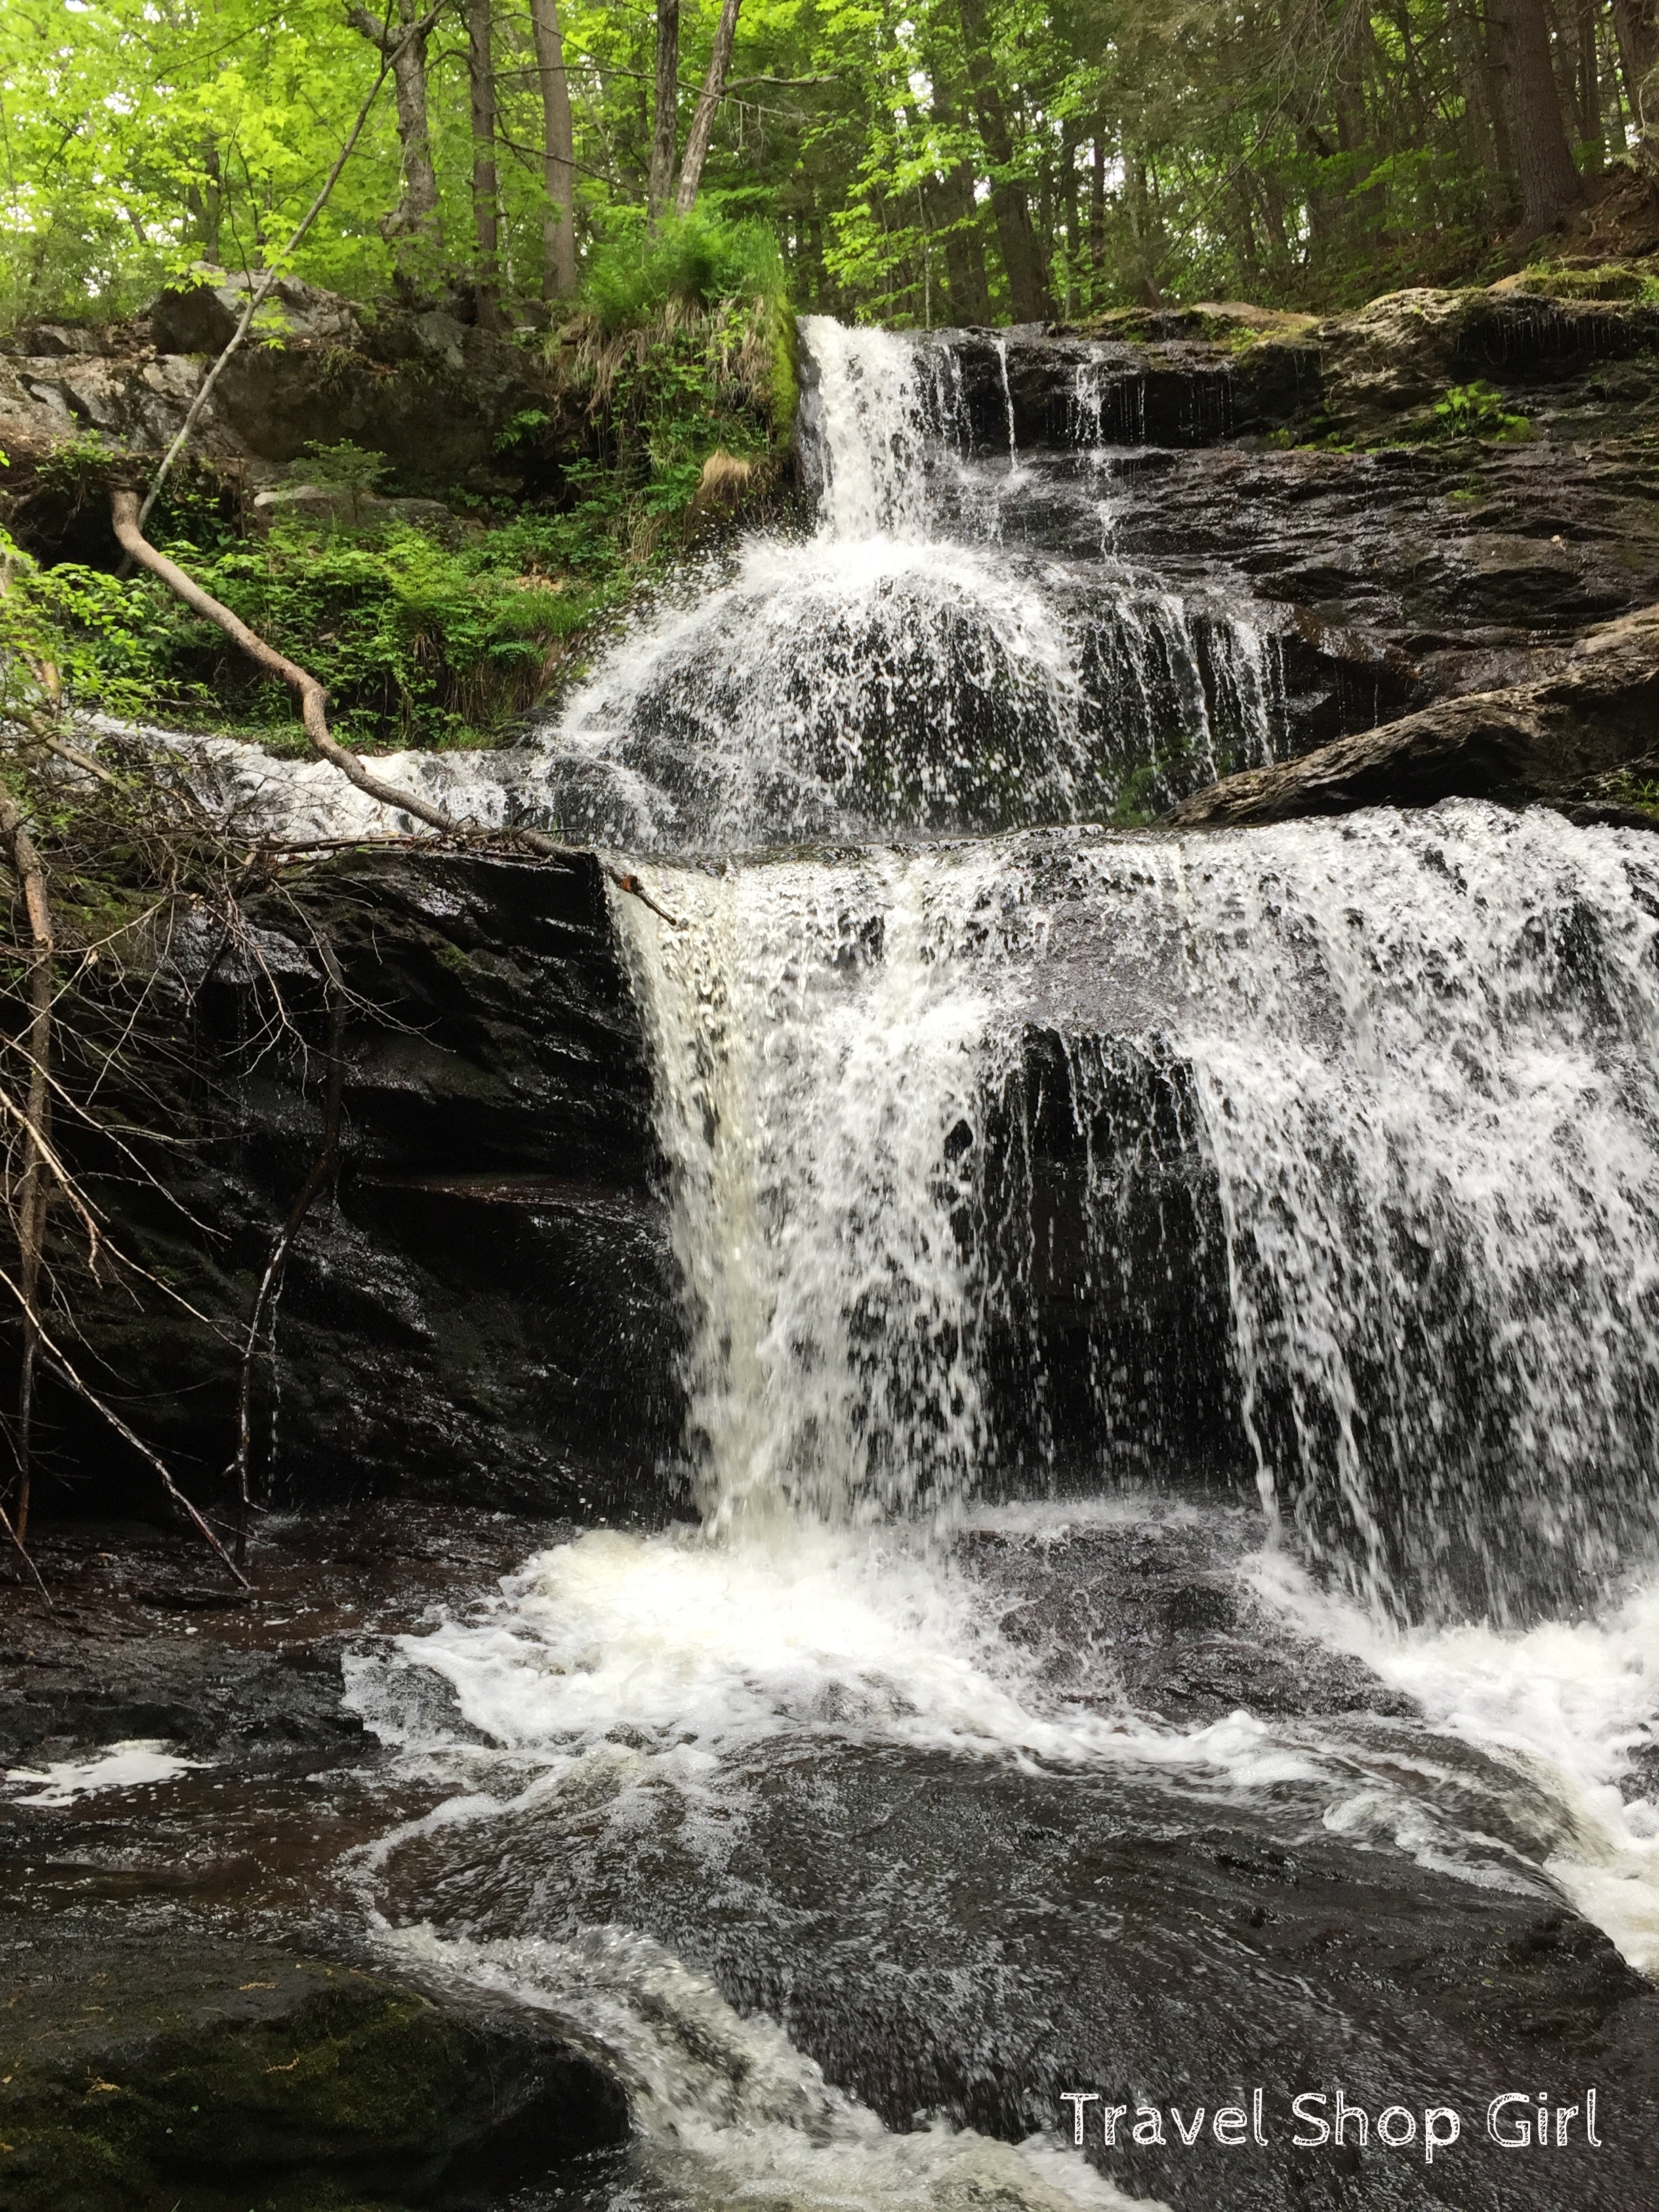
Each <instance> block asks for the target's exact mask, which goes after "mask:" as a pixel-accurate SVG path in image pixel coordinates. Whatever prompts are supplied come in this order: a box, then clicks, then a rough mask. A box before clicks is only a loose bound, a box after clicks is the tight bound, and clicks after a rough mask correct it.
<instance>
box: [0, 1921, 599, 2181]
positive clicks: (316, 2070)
mask: <svg viewBox="0 0 1659 2212" xmlns="http://www.w3.org/2000/svg"><path fill="white" fill-rule="evenodd" d="M5 1934H6V1941H7V1950H8V1960H7V1966H8V1972H7V2005H6V2010H5V2012H4V2015H3V2027H0V2039H3V2041H0V2055H3V2060H4V2079H3V2081H0V2198H3V2202H4V2203H5V2204H6V2206H7V2208H8V2212H152V2208H154V2212H169V2208H171V2207H172V2206H173V2205H176V2204H177V2203H179V2201H180V2199H181V2198H187V2201H188V2202H189V2203H190V2205H191V2208H192V2212H246V2206H247V2204H248V2203H249V2200H250V2197H252V2196H255V2195H257V2197H258V2202H259V2203H260V2204H261V2205H262V2206H264V2207H270V2208H278V2212H301V2208H307V2212H308V2208H312V2207H315V2206H318V2205H320V2204H330V2205H334V2204H342V2205H343V2204H364V2205H366V2204H371V2203H372V2204H376V2205H416V2204H420V2205H435V2206H441V2207H445V2208H451V2207H453V2208H456V2212H459V2208H462V2207H465V2206H467V2205H471V2204H479V2203H489V2202H491V2201H492V2200H495V2199H496V2192H498V2191H502V2190H504V2189H506V2188H507V2187H508V2186H510V2185H512V2184H513V2183H514V2182H516V2181H519V2180H521V2179H526V2178H530V2177H532V2176H533V2177H542V2176H544V2175H545V2174H546V2173H547V2172H548V2169H549V2168H550V2166H556V2164H557V2163H558V2162H559V2161H560V2160H564V2159H568V2158H572V2157H575V2156H579V2155H580V2154H583V2153H586V2152H590V2151H592V2150H596V2149H599V2148H603V2147H605V2146H608V2145H611V2144H614V2143H617V2142H620V2141H621V2140H623V2137H624V2136H625V2135H626V2133H627V2127H628V2113H627V2105H626V2100H625V2099H624V2097H623V2092H622V2090H621V2089H620V2087H618V2086H617V2083H616V2082H615V2081H613V2080H612V2079H611V2077H610V2076H609V2075H605V2074H604V2073H602V2072H601V2071H600V2070H599V2068H598V2067H597V2066H595V2065H594V2064H593V2063H592V2061H591V2060H589V2059H587V2058H586V2057H582V2056H580V2055H579V2054H578V2053H576V2052H574V2051H571V2050H569V2049H568V2047H566V2046H565V2045H562V2044H560V2043H559V2042H557V2041H556V2039H554V2038H553V2037H551V2036H550V2035H549V2034H547V2033H545V2032H544V2030H543V2029H542V2028H541V2027H539V2026H538V2022H537V2021H536V2019H535V2017H534V2015H529V2014H526V2013H523V2012H521V2011H520V2012H507V2011H506V2010H501V2011H491V2010H489V2008H483V2007H477V2006H474V2007H471V2008H468V2009H466V2010H465V2011H462V2010H461V2009H459V2008H457V2007H455V2006H454V2005H453V2003H446V2002H435V2000H434V1999H433V1998H432V1997H431V1996H428V1995H427V1994H426V1993H425V1992H424V1991H422V1990H419V1989H417V1988H416V1987H414V1986H412V1985H410V1984H408V1983H407V1982H403V1981H399V1980H397V1979H394V1978H391V1977H389V1976H387V1975H385V1974H383V1973H377V1972H371V1971H368V1970H366V1969H365V1968H363V1967H362V1966H351V1965H346V1964H343V1963H341V1962H338V1961H331V1960H325V1959H319V1958H316V1957H314V1956H307V1955H306V1954H303V1953H301V1952H295V1951H293V1950H289V1949H279V1948H275V1947H273V1946H270V1945H268V1944H260V1943H256V1942H248V1941H246V1940H243V1939H238V1938H236V1937H234V1936H224V1935H222V1934H220V1933H218V1932H216V1930H214V1929H210V1927H208V1926H205V1925H204V1924H202V1923H197V1922H194V1921H192V1920H189V1919H184V1920H181V1919H180V1918H179V1917H177V1916H175V1917H173V1918H172V1919H171V1920H169V1921H166V1922H164V1923H161V1924H159V1925H149V1926H141V1927H137V1928H135V1929H132V1930H131V1932H127V1931H123V1930H121V1929H118V1928H112V1927H110V1926H107V1925H106V1926H104V1927H102V1928H100V1930H99V1931H98V1935H97V1938H96V1940H95V1941H94V1942H88V1941H87V1940H86V1931H84V1930H83V1929H81V1928H80V1927H78V1926H77V1925H76V1923H75V1922H74V1921H73V1920H72V1919H63V1920H58V1921H52V1920H39V1919H37V1920H34V1921H33V1922H31V1923H29V1924H28V1926H27V1928H26V1929H20V1928H16V1927H8V1928H7V1929H6V1931H5Z"/></svg>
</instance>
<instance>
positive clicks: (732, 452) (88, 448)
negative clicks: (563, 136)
mask: <svg viewBox="0 0 1659 2212" xmlns="http://www.w3.org/2000/svg"><path fill="white" fill-rule="evenodd" d="M545 371H546V375H547V379H548V387H549V398H548V405H547V407H546V408H545V409H543V408H540V407H535V408H532V409H529V410H526V411H525V412H524V413H522V414H521V415H520V416H518V417H516V418H515V419H514V420H513V422H510V423H509V424H508V425H507V428H506V429H505V430H504V431H503V432H502V434H501V436H500V438H499V439H498V441H497V448H496V458H497V460H498V462H499V465H500V467H501V471H503V472H505V471H514V470H515V469H517V470H528V471H530V473H531V474H532V481H533V480H534V471H535V469H539V471H540V473H541V480H542V481H544V482H545V481H546V478H547V474H548V471H549V469H550V468H551V470H552V472H553V474H554V477H555V478H556V485H557V489H556V491H555V492H554V493H553V494H551V495H548V496H546V497H544V498H542V499H540V500H538V501H537V502H536V503H535V504H534V505H533V506H518V507H515V506H514V504H513V501H512V499H511V497H510V495H504V496H499V497H496V498H494V499H492V500H490V501H484V502H482V503H481V502H480V501H478V500H477V498H476V497H472V498H469V497H468V496H467V495H465V493H464V492H460V491H457V492H456V493H455V494H453V495H452V496H451V499H450V500H449V501H448V502H447V503H448V504H449V505H450V506H451V507H452V508H453V509H454V510H455V511H456V519H455V520H453V522H452V523H451V524H449V525H447V526H442V527H441V528H437V529H433V528H430V527H427V526H420V527H416V526H411V525H410V524H409V523H408V522H406V521H402V520H398V517H397V516H396V513H395V512H393V511H389V510H388V509H387V508H386V506H385V504H384V497H385V495H387V494H391V495H395V494H396V492H397V490H398V487H397V485H396V483H392V482H386V481H385V480H384V479H385V478H386V474H387V469H388V464H387V462H386V459H385V457H384V456H383V455H380V454H378V453H374V452H372V451H368V450H364V449H362V448H359V447H355V446H352V445H349V444H335V445H330V446H313V447H309V448H307V453H306V454H305V456H304V457H303V458H302V459H301V460H300V461H298V462H296V463H295V464H294V465H293V466H292V467H291V468H290V470H289V480H290V482H291V483H301V482H303V483H309V484H311V485H313V486H315V487H318V488H319V489H325V490H328V491H332V492H337V493H343V494H345V495H347V496H345V497H344V498H342V499H338V500H337V501H336V502H335V507H336V512H335V515H334V517H333V519H324V520H316V519H314V518H313V519H310V520H307V518H305V517H304V516H302V515H300V514H298V513H289V514H288V515H287V516H285V518H284V519H283V520H280V521H277V522H276V523H275V524H274V526H272V527H270V530H269V531H268V532H264V533H261V532H257V531H255V530H254V529H253V528H252V526H251V523H252V517H251V515H250V513H249V510H248V503H247V501H246V498H245V497H243V496H241V495H239V494H238V492H237V490H236V489H235V487H234V484H233V483H232V482H231V481H230V480H229V479H228V477H226V476H225V475H224V474H222V473H220V472H216V471H214V470H213V469H212V468H211V467H210V466H206V465H197V466H196V467H194V468H191V469H187V470H185V471H182V472H181V473H180V475H179V477H178V478H176V479H175V480H174V482H173V483H172V485H171V486H170V487H169V490H168V493H167V496H166V497H165V499H164V500H163V501H162V502H161V504H160V506H159V507H158V508H157V511H156V513H155V515H154V516H153V518H152V520H151V524H150V530H149V534H150V537H151V538H152V539H153V541H154V542H155V544H157V545H159V546H160V547H161V550H163V551H165V552H167V553H169V554H171V555H172V556H173V557H174V558H175V559H177V560H178V561H179V562H180V564H181V565H182V566H183V567H185V568H186V569H187V570H188V571H189V572H190V574H192V575H193V576H194V577H196V579H197V580H198V581H199V582H200V583H201V584H202V586H204V588H205V589H206V590H207V591H208V592H211V593H212V594H213V595H214V597H216V599H221V600H222V601H223V602H224V603H225V604H226V605H228V606H229V607H231V608H232V609H233V610H234V612H235V613H237V614H238V615H240V617H241V618H242V619H243V620H244V621H245V622H246V623H248V624H249V626H250V627H251V628H252V629H255V630H256V631H258V633H259V634H260V635H262V636H264V638H265V639H266V640H267V641H269V642H270V644H271V645H273V646H275V647H276V648H277V649H278V650H279V651H280V652H283V653H287V654H288V655H289V657H290V658H291V659H295V660H297V661H299V662H300V663H301V665H304V666H305V667H307V668H308V669H309V670H311V671H313V673H314V674H315V675H316V676H317V677H319V678H320V679H321V681H322V682H323V683H324V684H326V685H327V687H328V690H329V692H330V695H331V720H332V724H333V726H334V729H335V732H336V734H337V736H338V737H339V738H340V739H341V741H342V742H343V743H345V744H351V745H354V746H358V747H374V748H385V747H388V746H399V747H401V746H420V747H452V746H465V745H477V744H489V743H491V742H494V741H495V740H497V739H499V738H501V736H502V735H503V734H504V733H505V732H507V730H509V729H510V728H511V726H513V723H514V722H515V721H516V720H518V719H519V718H520V717H521V716H522V715H523V714H525V713H526V711H527V710H528V709H530V708H532V707H533V706H534V705H535V704H536V702H538V700H539V699H541V698H542V697H543V696H544V695H545V694H546V693H547V691H548V690H549V688H550V686H551V685H552V684H555V683H556V682H557V681H559V680H560V679H561V678H562V677H564V676H566V675H568V674H569V673H571V672H573V671H576V670H578V669H579V668H580V665H582V661H583V658H584V653H585V649H586V645H587V642H588V641H589V639H590V638H591V636H592V634H593V631H594V627H595V625H596V623H598V622H599V620H600V619H601V618H602V617H605V616H606V615H608V614H609V613H611V611H614V610H616V609H617V607H618V606H619V605H621V604H622V603H623V602H624V601H625V600H626V599H627V598H628V597H629V594H630V593H631V592H635V590H636V589H637V588H638V587H639V586H641V584H642V583H644V582H646V581H647V580H649V579H650V578H651V577H652V576H653V574H657V573H659V572H660V571H661V570H662V569H663V568H665V567H666V566H667V565H668V564H669V563H670V562H671V561H672V560H673V559H674V558H675V557H676V556H678V554H679V553H681V552H682V551H683V550H684V549H685V548H686V546H687V545H688V544H689V543H690V542H691V541H692V540H693V539H695V538H696V537H698V536H699V535H701V533H702V532H703V530H704V529H705V528H706V527H708V526H710V525H711V524H713V523H715V522H719V521H722V520H727V519H729V517H730V516H731V515H732V513H733V512H734V511H735V509H736V507H738V505H742V506H744V507H745V510H746V511H749V512H752V511H753V509H754V507H756V505H757V503H758V502H760V501H763V500H765V499H766V498H768V497H769V496H770V495H772V494H773V493H774V492H775V489H776V487H777V485H778V483H779V480H780V477H781V466H780V464H781V456H782V453H783V449H784V447H785V446H786V445H787V439H788V435H789V432H790V428H791V426H792V424H793V417H794V410H795V396H796V395H795V371H794V324H793V316H792V315H791V313H790V312H789V308H788V306H787V301H785V299H784V297H783V295H782V289H781V263H780V262H779V259H778V254H777V249H776V246H775V244H774V243H773V242H772V240H770V238H769V236H768V235H767V234H765V233H764V232H763V231H762V230H760V229H758V228H754V227H750V226H741V225H739V226H723V225H720V224H719V223H717V222H712V221H708V220H704V219H702V218H688V219H686V220H685V221H684V222H678V223H671V224H665V226H664V227H663V229H662V232H661V234H659V236H658V237H657V238H655V239H650V238H647V237H645V236H643V235H642V234H641V235H639V236H635V235H632V234H623V235H621V236H619V237H618V238H617V240H614V241H613V242H612V244H611V246H609V247H607V248H606V249H605V250H604V251H602V252H600V253H599V254H598V255H596V257H595V259H594V264H593V266H592V270H591V272H590V275H589V278H588V283H587V288H586V297H585V300H584V302H583V304H582V306H581V307H580V310H579V311H578V313H576V315H575V316H574V318H573V319H570V320H568V321H567V322H566V323H565V325H563V326H562V329H561V330H560V331H557V332H556V333H555V334H554V335H553V336H552V337H550V340H549V342H548V344H547V349H546V361H545ZM572 403H574V413H575V416H576V419H577V420H579V421H580V422H582V423H583V424H584V425H585V426H586V427H585V429H584V432H583V435H582V439H581V443H580V447H578V448H577V449H575V450H571V449H570V441H569V438H568V433H567V434H566V435H565V440H564V446H563V449H556V448H552V447H550V442H549V441H550V437H551V435H552V434H551V432H550V424H551V423H553V422H555V421H556V420H558V419H561V416H562V419H564V420H566V421H568V420H569V419H570V416H571V414H572V412H573V406H572ZM121 459H122V457H121V456H118V455H117V454H115V453H112V451H111V450H110V449H109V448H107V447H105V446H103V445H102V444H101V443H100V441H99V440H98V439H97V438H95V437H87V436H82V437H80V438H77V439H76V440H74V441H68V442H66V443H65V444H64V446H63V447H60V448H59V449H58V450H57V451H56V452H55V453H53V454H52V455H51V456H49V457H48V458H47V459H46V460H45V461H44V462H43V463H42V464H41V465H40V468H39V469H38V470H37V471H36V479H37V481H38V482H39V483H41V484H43V485H46V487H48V488H49V489H52V491H53V493H54V494H55V495H57V496H58V499H59V500H60V501H65V500H67V502H68V504H69V505H70V507H75V506H76V505H80V506H90V505H94V504H97V505H101V504H102V503H103V502H105V501H106V499H107V486H108V483H109V480H110V477H111V474H112V469H113V468H114V467H115V466H117V465H118V464H119V462H120V461H121ZM711 459H715V460H717V462H718V465H719V468H718V474H719V480H720V497H719V498H718V499H711V498H710V497H709V496H708V493H707V485H706V481H705V469H706V466H707V465H708V463H709V462H710V460H711ZM734 464H735V466H734ZM532 465H533V467H532ZM127 466H128V467H129V468H130V467H131V462H129V463H128V464H127ZM734 485H736V486H737V487H738V495H735V496H734V494H733V489H732V487H733V486H734ZM26 504H27V502H25V505H26ZM19 528H20V529H21V524H20V525H19ZM112 557H113V547H112ZM0 563H3V569H4V575H5V579H6V580H7V584H8V588H7V591H6V594H5V599H4V602H3V605H0V714H4V713H5V711H6V696H5V685H6V683H7V681H8V678H7V676H6V672H5V665H11V666H12V667H13V668H15V666H16V665H18V662H19V659H20V656H21V660H22V661H23V662H25V663H27V664H29V665H36V664H40V665H50V666H51V667H52V668H53V669H54V670H55V671H57V680H58V681H59V682H60V684H61V687H62V690H63V694H64V697H65V699H66V700H67V701H68V702H70V704H71V705H73V706H74V707H76V708H82V709H87V710H94V711H101V712H103V713H106V714H111V715H114V716H118V717H120V718H123V719H125V720H132V721H149V722H155V723H159V724H164V725H167V724H171V725H174V726H186V727H194V728H211V729H216V730H219V731H225V732H233V733H235V734H240V735H243V736H251V737H256V738H258V739H260V740H261V741H262V742H264V743H265V744H268V745H270V747H271V748H272V749H273V750H295V751H299V750H304V742H303V738H302V737H301V730H300V726H299V722H298V720H297V717H296V714H295V708H294V703H293V701H292V698H291V696H290V695H289V692H288V690H286V689H285V687H283V685H282V684H279V683H278V682H276V680H275V679H274V678H267V677H264V676H263V675H262V674H260V673H259V671H257V670H256V669H254V668H253V667H252V666H251V665H249V664H248V663H247V662H246V661H245V660H244V659H242V658H241V657H240V655H239V654H237V653H236V652H235V651H234V648H233V647H230V646H228V644H227V642H226V641H225V639H224V638H223V636H222V635H221V633H220V632H219V631H218V630H216V629H214V628H213V627H212V626H211V625H210V624H208V623H204V622H202V621H200V620H198V619H197V617H195V616H193V615H192V614H191V612H190V611H188V610H187V609H186V608H185V607H184V606H183V605H181V604H180V603H179V601H178V600H177V599H174V598H173V596H172V595H171V594H170V593H169V592H167V590H166V589H165V587H164V586H161V585H160V584H159V583H157V582H156V581H155V580H152V579H151V578H149V576H147V575H142V574H141V575H137V576H133V577H129V578H125V579H124V578H122V577H120V576H118V575H117V574H112V573H110V572H109V571H107V570H106V569H103V568H92V567H88V566H86V565H83V564H81V563H78V562H72V561H61V562H57V563H55V564H52V565H44V564H42V563H41V562H37V561H35V560H33V559H31V558H30V557H29V556H28V555H27V553H26V552H24V551H23V550H21V547H20V546H19V544H17V543H15V541H14V539H12V538H9V537H6V536H4V534H3V533H0Z"/></svg>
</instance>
